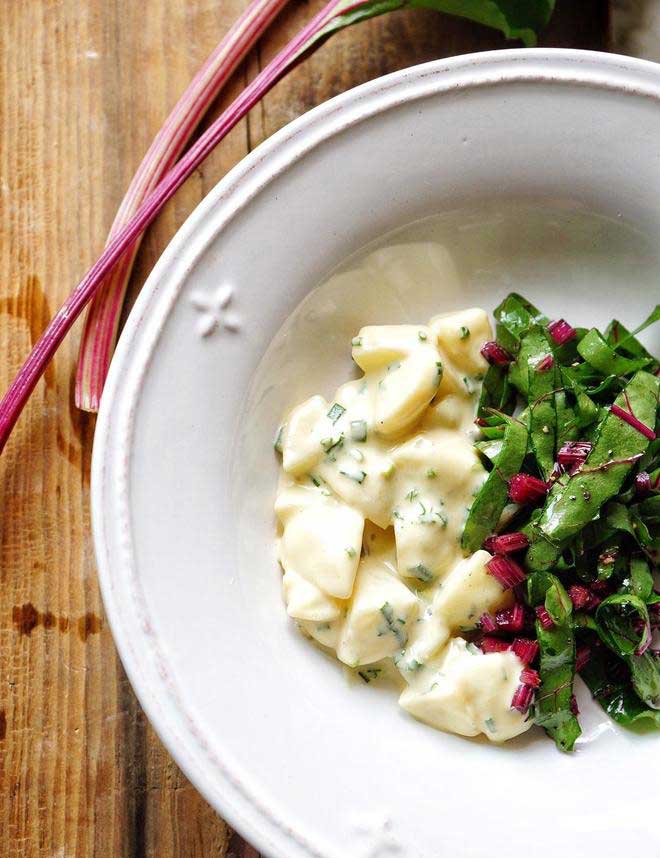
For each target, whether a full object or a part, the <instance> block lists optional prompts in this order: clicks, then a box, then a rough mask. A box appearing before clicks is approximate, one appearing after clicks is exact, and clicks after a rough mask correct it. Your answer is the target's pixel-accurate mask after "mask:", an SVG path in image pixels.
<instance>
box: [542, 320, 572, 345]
mask: <svg viewBox="0 0 660 858" xmlns="http://www.w3.org/2000/svg"><path fill="white" fill-rule="evenodd" d="M548 331H549V332H550V336H551V337H552V339H553V340H554V341H555V342H556V343H557V345H559V346H563V345H564V343H567V342H568V341H569V340H572V339H573V337H574V336H575V334H576V333H577V331H576V330H575V328H574V327H572V326H571V325H569V324H568V322H567V321H566V320H565V319H557V321H555V322H550V324H549V325H548Z"/></svg>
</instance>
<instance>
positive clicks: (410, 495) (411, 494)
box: [406, 489, 419, 503]
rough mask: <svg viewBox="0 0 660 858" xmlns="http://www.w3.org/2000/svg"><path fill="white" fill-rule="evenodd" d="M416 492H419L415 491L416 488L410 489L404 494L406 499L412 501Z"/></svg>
mask: <svg viewBox="0 0 660 858" xmlns="http://www.w3.org/2000/svg"><path fill="white" fill-rule="evenodd" d="M418 494H419V492H418V491H417V489H411V490H410V491H409V492H408V494H407V495H406V500H409V501H410V502H411V503H412V502H413V501H414V500H415V498H416V497H417V495H418Z"/></svg>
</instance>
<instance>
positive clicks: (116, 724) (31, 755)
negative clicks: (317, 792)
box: [0, 0, 609, 858]
mask: <svg viewBox="0 0 660 858" xmlns="http://www.w3.org/2000/svg"><path fill="white" fill-rule="evenodd" d="M244 2H245V0H139V2H136V0H0V44H1V48H0V230H1V232H0V236H1V238H0V355H1V356H2V359H1V361H0V388H1V389H2V390H4V389H5V388H6V386H7V384H8V383H9V381H10V379H11V377H12V376H13V374H14V373H15V371H16V370H17V369H18V367H19V365H20V363H21V362H22V360H23V358H24V356H25V355H26V353H27V351H28V350H29V348H30V346H31V344H32V343H33V342H34V340H35V338H36V337H37V336H38V335H39V333H40V332H41V331H42V329H43V327H44V326H45V324H46V322H47V320H48V319H49V318H50V316H51V315H52V314H53V312H54V311H55V310H56V309H57V307H58V305H59V304H60V303H61V302H62V300H63V299H64V298H65V297H66V295H67V294H68V293H69V291H70V290H71V288H72V287H73V286H74V285H75V283H76V282H77V281H78V279H79V277H80V276H81V274H82V273H83V272H84V271H85V270H86V268H87V267H88V266H89V265H90V264H91V263H92V262H93V261H94V259H95V257H96V255H97V254H98V253H99V252H100V250H101V249H102V247H103V244H104V239H105V237H106V234H107V232H108V228H109V227H110V224H111V222H112V219H113V216H114V214H115V211H116V208H117V205H118V203H119V201H120V199H121V197H122V194H123V191H124V189H125V188H126V186H127V184H128V182H129V180H130V178H131V175H132V173H133V171H134V169H135V167H136V166H137V164H138V163H139V161H140V159H141V157H142V155H143V153H144V151H145V150H146V148H147V145H148V144H149V142H150V141H151V139H152V137H153V135H154V134H155V132H156V131H157V129H158V128H159V126H160V124H161V122H162V120H163V118H164V117H165V116H166V114H167V112H168V111H169V109H170V107H171V106H172V105H173V103H174V102H175V100H176V98H177V97H178V95H179V94H180V92H181V91H182V90H183V88H184V86H185V85H186V83H187V82H188V80H189V79H190V77H191V76H192V75H193V73H194V72H195V70H196V69H197V67H198V66H199V65H200V63H201V62H202V61H203V60H204V58H205V57H206V55H207V54H208V53H209V52H210V50H211V49H212V47H213V46H214V45H215V44H216V42H217V41H218V40H219V39H220V38H221V37H222V35H223V34H224V32H225V31H226V30H227V28H228V27H229V25H230V24H231V22H232V21H233V20H234V19H235V17H236V16H237V15H238V13H239V12H240V10H241V9H242V7H243V4H244ZM318 7H320V3H319V0H311V2H304V3H303V2H300V0H291V4H290V7H289V8H288V9H287V10H285V12H284V13H283V14H282V16H281V17H280V19H279V20H278V21H277V22H276V24H275V25H274V26H273V27H272V29H271V31H270V32H269V34H268V36H267V38H265V39H264V40H263V41H262V43H261V44H260V45H259V46H258V48H257V49H256V50H255V51H254V52H253V54H252V56H251V57H250V58H249V61H248V62H246V64H245V67H244V68H242V69H241V70H240V71H239V72H238V73H237V74H236V76H235V79H234V80H233V81H232V83H231V85H230V86H229V88H228V91H227V93H226V95H225V96H224V97H223V99H222V102H223V103H226V99H227V98H230V97H233V96H235V95H236V94H237V93H238V92H239V91H240V89H241V87H242V86H243V85H244V84H245V82H246V81H247V80H248V79H249V78H250V77H252V76H253V75H254V74H255V73H256V71H257V70H258V68H259V67H260V66H261V64H262V63H264V62H265V61H267V60H268V59H269V58H270V57H271V56H272V55H273V54H274V52H275V51H276V50H278V49H279V48H280V47H281V46H282V45H283V44H284V43H285V41H286V40H287V39H288V38H289V37H290V36H291V35H293V33H294V32H295V31H296V30H297V29H298V28H299V26H300V24H301V22H303V21H304V20H306V19H308V18H309V17H310V15H311V13H312V11H314V10H315V9H316V8H318ZM608 26H609V25H608V9H607V2H606V0H580V2H579V3H576V2H574V0H558V2H557V12H556V15H555V18H554V21H553V23H552V25H551V27H550V29H549V31H548V32H547V33H546V34H545V35H544V37H543V39H542V44H546V45H553V46H567V47H581V48H592V49H606V48H607V44H608V42H607V39H608ZM505 44H506V43H505V42H504V40H503V39H502V38H500V37H499V36H498V35H497V34H496V33H493V32H490V31H487V30H485V29H483V28H480V27H477V26H475V25H471V24H469V23H467V22H464V21H457V20H451V19H449V18H446V17H444V16H441V15H438V14H437V13H434V12H428V11H421V10H419V11H414V12H410V13H407V12H406V13H403V12H400V13H395V14H391V15H389V16H386V17H384V18H381V19H377V20H375V21H372V22H369V23H367V24H364V25H361V26H359V27H356V28H354V29H352V30H350V31H346V32H344V33H342V34H340V35H338V36H335V37H334V38H333V39H332V40H331V41H330V42H328V43H327V44H326V45H325V46H324V47H323V48H322V49H321V50H320V51H319V52H318V53H317V54H316V55H315V56H314V57H313V58H311V59H310V60H309V61H307V62H306V63H305V64H303V65H302V66H300V67H298V68H297V69H296V70H295V72H294V73H293V74H291V75H290V76H289V77H288V78H287V79H286V80H285V81H283V82H282V83H280V84H279V86H278V87H277V88H276V90H275V91H274V92H273V93H271V94H270V95H269V96H268V97H267V98H266V100H265V101H264V102H263V104H262V105H260V106H258V107H257V108H256V109H255V110H254V111H253V112H252V114H251V115H250V116H249V117H248V120H247V121H244V122H242V123H241V124H240V125H239V126H238V127H237V128H236V129H235V130H234V131H233V132H232V134H231V135H230V136H229V137H228V138H227V139H226V140H225V142H224V143H223V144H222V145H221V146H220V148H219V149H218V151H216V152H215V153H214V154H213V155H212V156H211V157H210V158H209V159H208V161H207V162H206V163H205V164H204V166H203V167H202V168H201V169H200V170H199V171H198V172H196V173H195V175H194V176H193V177H192V178H191V179H190V180H189V181H188V183H187V184H186V185H185V187H184V188H183V189H182V190H181V191H180V192H179V193H178V195H177V196H176V197H175V199H174V200H173V201H172V202H171V203H170V204H169V205H168V206H167V207H166V209H165V211H164V212H163V213H162V214H161V216H160V217H159V219H158V221H157V223H156V224H155V226H154V227H153V228H152V229H151V230H150V232H149V233H148V236H147V239H146V241H145V242H144V244H143V246H142V251H141V253H140V259H139V263H138V265H137V268H136V272H135V275H134V279H133V292H135V290H136V289H137V288H139V286H140V284H141V283H142V282H143V281H144V278H145V276H146V274H147V273H148V272H149V270H150V269H151V267H152V266H153V264H154V262H155V261H156V259H157V258H158V256H159V255H160V253H161V252H162V250H163V248H164V247H165V245H166V244H167V242H168V241H169V239H170V238H171V236H172V235H173V234H174V232H175V231H176V229H177V228H178V227H179V226H180V224H181V223H182V222H183V221H184V220H185V218H186V217H187V215H188V214H189V212H190V211H191V210H192V209H193V208H194V207H195V206H196V205H197V203H198V202H199V201H200V200H201V199H202V197H203V196H204V195H205V194H206V193H207V192H208V191H209V190H210V189H211V188H212V187H213V185H215V183H216V182H217V181H218V180H219V179H220V177H221V176H222V175H223V174H224V173H225V172H226V171H227V170H228V169H229V168H230V167H231V166H232V165H233V164H235V163H236V162H237V161H238V160H239V159H240V158H242V157H243V156H244V155H245V154H246V153H247V152H248V151H249V150H250V149H251V148H253V147H254V146H255V145H257V144H258V143H259V142H260V141H261V140H263V139H264V138H265V137H267V136H269V135H270V134H272V133H273V132H274V131H276V130H277V129H278V128H280V127H281V126H282V125H283V124H284V123H286V122H288V121H289V120H291V119H293V118H294V117H296V116H298V115H299V114H300V113H302V112H303V111H305V110H307V109H308V108H310V107H313V106H314V105H316V104H318V103H319V102H321V101H324V100H325V99H327V98H328V97H330V96H332V95H335V94H336V93H338V92H341V91H343V90H345V89H347V88H348V87H351V86H354V85H355V84H358V83H361V82H363V81H366V80H369V79H371V78H374V77H376V76H377V75H380V74H383V73H385V72H390V71H393V70H395V69H399V68H402V67H404V66H409V65H412V64H414V63H417V62H421V61H425V60H429V59H432V58H436V57H444V56H450V55H452V54H459V53H465V52H468V51H475V50H482V49H488V48H500V47H504V46H505ZM79 334H80V329H79V327H77V328H76V329H75V331H74V333H73V335H71V336H70V337H69V339H68V341H67V342H66V344H65V345H64V346H63V348H62V349H61V350H60V352H59V354H58V356H57V358H56V360H55V362H54V364H53V366H52V367H51V368H50V369H49V371H48V373H47V375H46V378H45V380H44V381H43V382H41V383H40V384H39V386H38V388H37V390H36V392H35V394H34V396H33V397H32V400H31V403H30V404H29V406H28V408H27V410H26V413H25V415H24V416H23V418H22V420H21V422H20V424H19V426H18V429H17V431H16V432H15V434H14V436H13V438H12V440H11V442H10V444H9V445H8V447H7V449H6V451H5V454H4V455H3V457H2V459H1V460H0V509H1V510H2V514H1V517H0V576H1V582H2V590H1V596H0V599H1V601H0V668H1V673H0V679H1V683H2V684H1V691H0V844H1V846H0V852H1V854H2V855H7V856H11V858H14V856H15V858H19V856H20V858H31V856H40V858H41V856H43V858H74V856H75V857H76V858H78V856H80V858H138V856H144V855H147V856H152V855H153V856H158V858H179V856H186V858H198V857H199V858H201V856H204V858H209V857H210V856H227V855H232V854H233V855H235V856H246V858H247V856H250V858H254V856H256V852H255V851H254V850H253V849H252V848H251V847H249V846H248V845H247V844H245V843H244V842H243V841H242V840H241V839H240V838H239V837H238V836H237V835H234V834H233V833H232V831H231V830H230V829H229V827H228V826H227V825H226V824H225V823H224V822H223V821H222V820H221V819H220V818H219V817H217V816H216V815H215V813H214V812H213V811H212V810H211V808H210V807H209V806H208V805H207V804H206V803H205V801H204V800H203V799H202V798H201V797H200V796H199V795H198V794H197V793H196V791H195V790H194V789H193V788H192V787H191V786H190V784H189V783H188V782H187V781H186V779H185V778H184V777H183V775H182V774H181V773H180V771H179V770H178V768H177V767H176V765H175V764H174V762H173V761H172V759H171V758H170V757H169V755H168V754H167V752H166V751H165V750H164V748H163V746H162V745H161V744H160V742H159V740H158V738H157V737H156V735H155V733H154V731H153V730H152V728H151V727H150V725H149V724H148V723H147V721H146V719H145V717H144V715H143V713H142V711H141V709H140V706H139V705H138V703H137V701H136V699H135V696H134V695H133V692H132V690H131V688H130V686H129V684H128V681H127V679H126V676H125V675H124V672H123V670H122V667H121V664H120V662H119V659H118V657H117V653H116V650H115V647H114V645H113V641H112V637H111V634H110V630H109V628H108V626H107V623H106V620H105V618H104V614H103V607H102V604H101V600H100V597H99V590H98V585H97V581H96V570H95V565H94V555H93V550H92V539H91V534H90V510H89V469H90V455H91V450H92V440H93V435H94V424H95V418H94V417H93V416H90V415H86V414H81V413H79V412H77V411H76V410H75V408H74V406H73V404H72V399H73V397H72V385H73V377H74V367H75V360H76V352H77V345H78V338H79Z"/></svg>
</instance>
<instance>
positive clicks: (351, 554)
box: [346, 548, 355, 560]
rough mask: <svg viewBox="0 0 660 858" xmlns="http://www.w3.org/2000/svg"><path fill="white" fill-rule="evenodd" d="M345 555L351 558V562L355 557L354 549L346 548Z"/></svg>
mask: <svg viewBox="0 0 660 858" xmlns="http://www.w3.org/2000/svg"><path fill="white" fill-rule="evenodd" d="M346 553H347V554H348V556H349V557H350V558H351V560H352V559H353V558H354V557H355V549H354V548H347V549H346Z"/></svg>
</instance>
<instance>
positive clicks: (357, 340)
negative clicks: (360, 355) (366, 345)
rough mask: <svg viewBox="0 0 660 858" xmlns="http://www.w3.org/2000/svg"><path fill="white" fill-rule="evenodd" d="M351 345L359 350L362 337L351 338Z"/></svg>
mask: <svg viewBox="0 0 660 858" xmlns="http://www.w3.org/2000/svg"><path fill="white" fill-rule="evenodd" d="M351 345H352V346H355V348H359V347H360V346H361V345H362V337H353V339H352V340H351Z"/></svg>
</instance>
